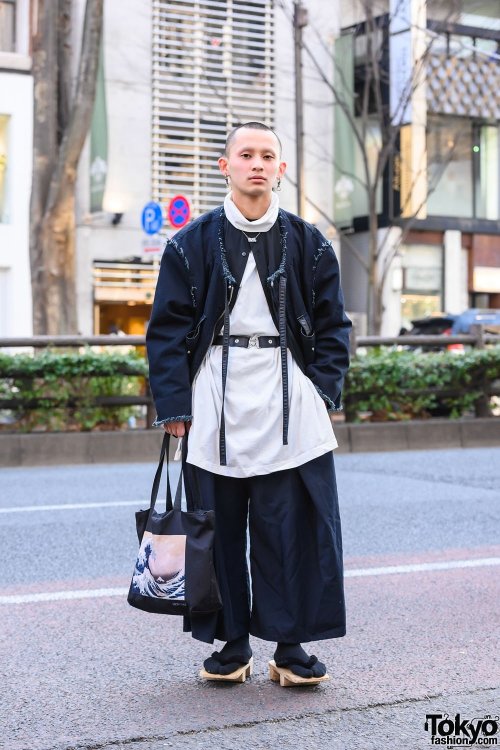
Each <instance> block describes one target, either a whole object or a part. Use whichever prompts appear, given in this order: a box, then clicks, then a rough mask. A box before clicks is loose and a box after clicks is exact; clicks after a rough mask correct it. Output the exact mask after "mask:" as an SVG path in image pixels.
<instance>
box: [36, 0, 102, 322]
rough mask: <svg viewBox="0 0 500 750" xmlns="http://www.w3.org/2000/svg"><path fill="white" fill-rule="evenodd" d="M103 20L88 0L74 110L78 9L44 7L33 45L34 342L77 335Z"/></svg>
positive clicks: (66, 1)
mask: <svg viewBox="0 0 500 750" xmlns="http://www.w3.org/2000/svg"><path fill="white" fill-rule="evenodd" d="M102 16H103V0H87V4H86V8H85V20H84V28H83V34H82V48H81V54H80V62H79V68H78V75H77V83H76V91H75V95H74V99H73V102H72V103H70V104H68V98H69V91H68V88H69V86H68V70H69V53H68V46H67V35H68V31H69V26H70V25H69V18H70V17H71V2H70V0H59V2H53V0H39V5H38V27H37V28H36V29H34V35H33V40H32V49H33V73H34V91H35V103H34V135H33V139H34V156H33V187H32V195H31V209H30V211H31V217H30V218H31V240H30V261H31V279H32V296H33V330H34V333H35V334H44V333H46V334H63V333H76V332H77V314H76V289H75V182H76V176H77V167H78V161H79V158H80V154H81V151H82V148H83V145H84V143H85V138H86V135H87V133H88V130H89V127H90V122H91V118H92V110H93V106H94V96H95V86H96V77H97V67H98V61H99V47H100V41H101V33H102ZM58 63H59V64H58Z"/></svg>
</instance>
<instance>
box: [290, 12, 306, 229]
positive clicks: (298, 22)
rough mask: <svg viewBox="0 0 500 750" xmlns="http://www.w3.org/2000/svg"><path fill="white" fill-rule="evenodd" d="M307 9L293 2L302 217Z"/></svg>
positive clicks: (301, 207)
mask: <svg viewBox="0 0 500 750" xmlns="http://www.w3.org/2000/svg"><path fill="white" fill-rule="evenodd" d="M307 21H308V18H307V8H305V7H304V6H303V5H301V4H300V0H295V2H294V4H293V39H294V44H295V139H296V162H297V213H298V215H299V216H302V217H303V216H304V214H305V208H306V197H305V193H304V97H303V93H302V29H303V28H304V26H307Z"/></svg>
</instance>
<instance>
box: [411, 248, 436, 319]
mask: <svg viewBox="0 0 500 750" xmlns="http://www.w3.org/2000/svg"><path fill="white" fill-rule="evenodd" d="M401 256H402V257H401V267H402V270H403V290H402V294H401V322H402V325H403V326H404V327H405V328H411V321H412V320H415V319H417V318H423V317H425V316H426V315H431V314H432V313H436V312H440V311H441V310H442V305H443V250H442V248H441V247H436V246H435V245H405V246H403V248H402V251H401Z"/></svg>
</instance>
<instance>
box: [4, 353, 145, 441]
mask: <svg viewBox="0 0 500 750" xmlns="http://www.w3.org/2000/svg"><path fill="white" fill-rule="evenodd" d="M146 374H147V364H146V362H145V360H144V358H143V357H141V356H139V355H138V354H136V353H135V352H130V353H126V354H118V353H109V352H99V353H96V352H93V351H91V350H85V351H84V352H82V353H76V352H74V351H73V352H71V353H69V354H68V353H64V352H61V351H60V350H59V351H57V352H55V351H50V350H45V351H43V352H41V353H39V354H38V353H37V354H36V355H35V356H30V355H28V354H17V355H13V356H9V355H6V354H0V399H2V400H4V399H16V400H19V401H20V402H21V405H20V406H18V407H16V408H13V409H10V408H7V407H5V406H4V407H2V406H0V429H2V430H4V431H5V430H8V431H12V430H16V431H21V432H31V431H34V430H40V431H43V430H48V431H58V430H64V431H65V430H92V429H119V428H120V427H122V426H124V425H125V424H126V423H127V420H128V419H129V417H131V416H132V415H134V414H135V413H136V411H137V407H134V406H96V405H93V401H94V400H95V398H96V397H102V396H121V395H128V396H132V395H138V394H140V393H142V392H143V390H144V376H145V375H146ZM68 402H70V404H71V405H70V406H68ZM24 405H25V406H24Z"/></svg>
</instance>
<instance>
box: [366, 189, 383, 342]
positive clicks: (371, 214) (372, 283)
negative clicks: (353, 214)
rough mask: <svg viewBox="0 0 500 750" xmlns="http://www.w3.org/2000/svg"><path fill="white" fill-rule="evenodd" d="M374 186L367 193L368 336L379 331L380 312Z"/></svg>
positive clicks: (375, 193)
mask: <svg viewBox="0 0 500 750" xmlns="http://www.w3.org/2000/svg"><path fill="white" fill-rule="evenodd" d="M376 195H377V188H376V185H372V186H371V188H370V189H369V191H368V259H369V271H368V289H367V305H366V317H367V328H368V334H369V335H370V336H374V335H377V334H378V333H379V331H380V311H379V309H378V308H379V304H378V295H377V290H378V287H379V286H380V284H379V268H378V216H377V207H376Z"/></svg>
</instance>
